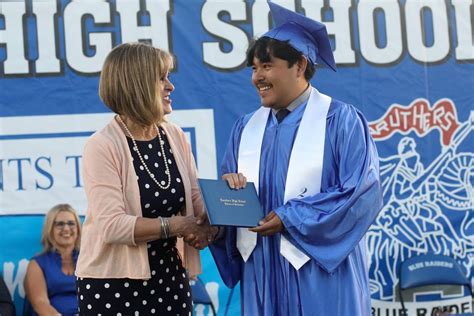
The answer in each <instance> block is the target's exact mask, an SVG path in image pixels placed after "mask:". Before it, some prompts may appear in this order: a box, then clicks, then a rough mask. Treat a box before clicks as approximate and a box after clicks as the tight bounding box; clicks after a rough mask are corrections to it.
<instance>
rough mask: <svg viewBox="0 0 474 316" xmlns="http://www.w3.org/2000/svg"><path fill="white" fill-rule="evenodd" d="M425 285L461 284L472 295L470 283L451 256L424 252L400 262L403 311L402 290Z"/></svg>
mask: <svg viewBox="0 0 474 316" xmlns="http://www.w3.org/2000/svg"><path fill="white" fill-rule="evenodd" d="M427 285H462V286H464V287H463V292H464V289H466V288H467V289H468V290H469V293H470V295H471V296H472V288H471V283H470V282H469V280H468V278H467V277H466V276H465V275H464V273H463V272H462V270H461V267H460V266H459V264H458V263H457V262H456V260H454V259H453V258H451V257H448V256H442V255H434V254H426V255H420V256H416V257H412V258H409V259H407V260H405V261H404V262H402V263H401V265H400V272H399V287H398V291H399V297H400V302H401V304H402V309H403V313H405V302H404V298H403V295H402V294H403V291H404V290H407V289H412V288H418V287H421V286H427Z"/></svg>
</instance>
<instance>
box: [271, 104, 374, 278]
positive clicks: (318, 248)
mask: <svg viewBox="0 0 474 316" xmlns="http://www.w3.org/2000/svg"><path fill="white" fill-rule="evenodd" d="M331 120H332V121H331ZM326 135H327V137H326V145H325V155H330V156H331V155H332V156H333V157H334V159H335V162H334V167H329V168H328V167H327V166H323V175H322V176H323V177H332V178H333V179H335V180H334V181H333V183H334V185H331V186H330V187H327V188H322V190H321V193H318V194H315V195H313V196H307V197H304V198H302V199H291V200H289V201H287V203H285V204H284V205H282V206H280V207H278V208H277V209H275V212H276V214H277V215H278V216H279V217H280V219H281V220H282V222H283V225H284V227H285V229H284V232H283V234H284V236H285V237H287V238H288V239H289V240H290V241H291V242H292V243H293V244H294V245H297V246H298V247H299V248H300V249H302V250H304V252H305V253H306V254H307V255H308V256H309V257H311V258H312V259H314V260H315V261H316V262H317V263H318V264H319V265H320V266H321V267H322V268H323V269H324V270H325V271H327V272H329V273H331V272H333V271H334V270H336V269H337V267H338V266H339V265H340V264H341V263H342V262H343V261H344V259H345V258H346V257H347V256H348V255H349V254H350V253H351V252H352V251H353V250H354V248H355V247H356V246H357V245H358V243H359V242H360V240H361V239H362V237H363V236H364V234H365V233H366V231H367V230H368V228H369V226H370V225H371V224H372V222H373V221H374V220H375V218H376V216H377V214H378V212H379V211H380V209H381V208H382V190H381V185H380V176H379V161H378V155H377V150H376V147H375V144H374V142H373V140H372V138H371V137H370V134H369V129H368V127H367V122H366V121H365V119H364V117H363V116H362V114H360V113H359V112H358V111H357V110H356V109H355V108H354V107H352V106H349V105H344V106H343V107H342V109H341V110H340V111H338V112H337V113H336V114H335V115H334V117H332V118H329V119H328V126H327V129H326ZM328 142H329V143H328ZM328 151H332V152H328ZM325 161H326V160H325Z"/></svg>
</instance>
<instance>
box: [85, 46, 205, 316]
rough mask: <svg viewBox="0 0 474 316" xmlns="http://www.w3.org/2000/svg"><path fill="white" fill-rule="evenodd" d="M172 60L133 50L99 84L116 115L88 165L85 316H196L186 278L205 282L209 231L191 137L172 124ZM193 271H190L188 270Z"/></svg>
mask: <svg viewBox="0 0 474 316" xmlns="http://www.w3.org/2000/svg"><path fill="white" fill-rule="evenodd" d="M172 66H173V60H172V57H171V56H170V55H169V54H168V53H167V52H164V51H162V50H160V49H158V48H154V47H152V46H149V45H146V44H141V43H134V44H122V45H119V46H117V47H115V48H114V49H113V50H112V51H111V52H110V54H109V55H108V56H107V58H106V60H105V63H104V67H103V69H102V73H101V77H100V87H99V94H100V97H101V99H102V101H103V102H104V103H105V104H106V105H107V106H108V107H109V108H110V109H111V110H112V111H113V112H115V113H116V114H117V115H116V116H115V117H114V118H113V119H112V121H111V122H110V123H109V124H108V125H107V126H106V127H105V128H104V129H102V130H101V131H99V132H97V133H95V134H94V135H93V136H92V137H91V138H90V139H89V140H88V142H87V144H86V145H85V148H84V155H83V177H84V188H85V191H86V195H87V200H88V210H87V215H86V219H85V222H84V226H83V238H82V245H83V246H82V251H81V255H80V256H79V260H78V266H77V270H76V275H77V277H78V281H77V287H78V295H79V307H80V311H81V315H97V314H102V315H119V314H122V315H138V314H140V315H153V314H156V315H177V314H179V315H191V313H192V300H191V292H190V287H189V280H188V274H189V275H190V276H195V275H197V274H199V273H200V272H201V265H200V260H199V252H198V250H197V249H195V248H193V247H192V246H190V245H187V244H185V245H184V246H183V247H182V248H183V249H182V250H183V251H182V253H181V254H180V253H179V252H178V247H177V237H178V236H183V237H185V240H187V241H189V242H191V243H192V244H193V245H194V246H195V247H197V248H202V247H204V246H206V245H207V240H208V235H209V231H210V230H209V226H208V225H207V224H205V225H200V226H199V225H197V224H198V223H200V222H202V221H203V219H204V216H205V214H204V207H203V203H202V200H201V196H200V191H199V187H198V184H197V176H196V167H195V163H194V158H193V156H192V152H191V149H190V146H189V144H188V142H187V141H186V138H185V135H184V133H183V131H182V130H181V129H180V128H179V127H177V126H176V125H174V124H171V123H168V122H166V121H164V118H163V115H166V114H169V113H171V110H172V108H171V102H172V101H171V99H170V94H171V92H172V91H173V90H174V86H173V84H172V83H171V82H170V81H169V78H168V74H169V71H170V69H171V68H172ZM185 269H187V271H186V270H185Z"/></svg>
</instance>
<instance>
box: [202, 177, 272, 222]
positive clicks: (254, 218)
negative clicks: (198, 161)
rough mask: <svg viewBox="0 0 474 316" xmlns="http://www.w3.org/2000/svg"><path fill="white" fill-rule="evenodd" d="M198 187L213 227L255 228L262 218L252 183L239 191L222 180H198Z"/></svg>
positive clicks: (261, 211)
mask: <svg viewBox="0 0 474 316" xmlns="http://www.w3.org/2000/svg"><path fill="white" fill-rule="evenodd" d="M199 185H200V186H201V192H202V196H203V198H204V204H206V208H207V214H208V217H209V222H210V223H211V225H213V226H236V227H255V226H258V222H259V221H260V220H261V219H262V218H263V217H264V216H263V210H262V206H261V205H260V201H259V200H258V196H257V191H256V190H255V185H254V184H253V183H252V182H247V186H246V187H245V188H243V189H240V190H234V189H231V188H230V187H229V185H228V184H227V181H224V180H208V179H199Z"/></svg>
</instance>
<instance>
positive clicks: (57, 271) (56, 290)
mask: <svg viewBox="0 0 474 316" xmlns="http://www.w3.org/2000/svg"><path fill="white" fill-rule="evenodd" d="M80 237H81V226H80V221H79V217H78V216H77V213H76V211H75V210H74V209H73V208H72V207H71V206H70V205H69V204H58V205H56V206H54V207H53V208H51V209H50V210H49V211H48V213H47V214H46V218H45V222H44V226H43V233H42V235H41V243H42V245H43V251H42V253H41V254H39V255H37V256H35V257H33V258H32V259H31V261H30V263H29V264H28V269H27V271H26V276H25V291H26V296H27V298H28V299H29V301H30V303H31V305H32V309H33V313H32V315H66V316H68V315H76V314H77V313H78V304H77V293H76V288H75V281H76V278H75V276H74V270H75V267H76V262H77V256H78V253H79V246H80Z"/></svg>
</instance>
